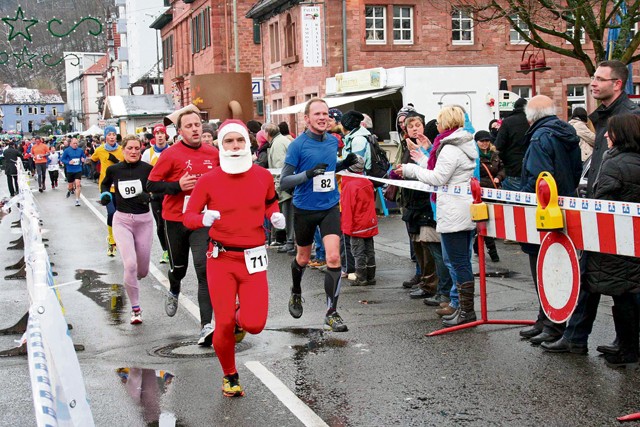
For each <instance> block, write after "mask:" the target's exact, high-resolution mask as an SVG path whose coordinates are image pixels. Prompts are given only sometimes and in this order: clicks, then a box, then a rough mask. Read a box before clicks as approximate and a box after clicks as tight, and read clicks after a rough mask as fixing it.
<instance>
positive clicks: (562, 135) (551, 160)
mask: <svg viewBox="0 0 640 427" xmlns="http://www.w3.org/2000/svg"><path fill="white" fill-rule="evenodd" d="M555 110H556V108H555V105H554V104H553V100H552V99H551V98H549V97H548V96H544V95H538V96H534V97H533V98H531V100H530V101H529V104H528V105H527V108H526V115H527V119H528V121H529V122H530V123H531V127H530V128H529V130H528V131H527V133H526V135H525V137H524V143H525V144H526V145H527V146H528V147H529V148H528V149H527V152H526V154H525V156H524V161H523V164H522V177H521V182H522V187H521V188H520V191H525V192H527V193H533V192H535V191H536V189H535V186H536V180H537V179H538V175H539V174H540V172H545V171H546V172H549V173H550V174H551V175H552V176H553V178H554V179H555V181H556V185H557V186H558V194H559V195H560V196H571V195H573V194H575V191H576V188H577V187H578V182H579V181H580V175H581V173H582V161H581V159H580V138H579V137H578V135H576V130H575V129H574V127H573V126H571V125H570V124H568V123H566V122H563V121H562V120H560V119H559V118H558V116H556V114H555ZM522 250H523V251H524V252H526V253H527V254H529V265H530V267H531V276H532V277H533V283H534V285H535V286H536V290H537V289H538V286H537V265H538V252H539V250H540V246H539V245H532V244H523V245H522ZM564 326H565V324H564V323H561V324H558V323H554V322H552V321H551V320H549V318H548V317H547V316H546V314H545V313H544V311H543V310H542V307H539V310H538V318H537V320H536V323H535V324H534V325H533V326H531V327H529V328H526V329H523V330H521V331H520V336H522V337H523V338H528V339H529V342H531V343H532V344H534V345H540V344H542V343H544V342H553V341H556V340H558V339H559V338H560V337H562V333H563V332H564Z"/></svg>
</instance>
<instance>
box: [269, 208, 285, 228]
mask: <svg viewBox="0 0 640 427" xmlns="http://www.w3.org/2000/svg"><path fill="white" fill-rule="evenodd" d="M271 224H273V226H274V227H275V228H277V229H278V230H283V229H284V228H285V227H286V226H287V221H285V219H284V215H282V214H281V213H280V212H275V213H274V214H273V215H271Z"/></svg>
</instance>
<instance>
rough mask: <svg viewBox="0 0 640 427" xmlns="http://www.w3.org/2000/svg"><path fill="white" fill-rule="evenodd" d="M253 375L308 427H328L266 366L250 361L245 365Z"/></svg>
mask: <svg viewBox="0 0 640 427" xmlns="http://www.w3.org/2000/svg"><path fill="white" fill-rule="evenodd" d="M244 366H246V367H247V368H249V370H250V371H251V372H253V375H255V376H256V377H258V379H259V380H260V381H262V383H263V384H264V385H265V386H267V388H268V389H269V390H271V392H272V393H273V394H274V395H275V396H276V397H277V398H278V400H279V401H280V402H282V404H283V405H284V406H286V407H287V409H289V411H291V413H292V414H293V415H295V416H296V418H298V419H299V420H300V421H301V422H302V424H304V425H305V426H307V427H328V424H327V423H325V422H324V421H323V420H322V418H320V417H319V416H318V415H317V414H316V413H315V412H313V411H312V410H311V408H309V407H308V406H307V405H306V403H304V402H303V401H302V400H300V398H298V396H296V395H295V394H294V393H293V392H292V391H291V390H289V389H288V388H287V386H286V385H284V383H283V382H282V381H280V380H279V379H278V377H276V376H275V375H273V374H272V373H271V372H270V371H269V370H268V369H267V368H265V367H264V365H263V364H262V363H260V362H257V361H250V362H247V363H245V364H244Z"/></svg>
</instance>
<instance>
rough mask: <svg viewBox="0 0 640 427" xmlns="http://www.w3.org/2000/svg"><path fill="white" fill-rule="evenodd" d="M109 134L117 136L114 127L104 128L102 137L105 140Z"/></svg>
mask: <svg viewBox="0 0 640 427" xmlns="http://www.w3.org/2000/svg"><path fill="white" fill-rule="evenodd" d="M111 132H113V133H115V134H116V135H117V134H118V131H117V130H116V128H115V126H107V127H106V128H104V137H105V138H106V137H107V135H109V134H110V133H111Z"/></svg>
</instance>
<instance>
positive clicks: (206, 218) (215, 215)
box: [202, 210, 220, 227]
mask: <svg viewBox="0 0 640 427" xmlns="http://www.w3.org/2000/svg"><path fill="white" fill-rule="evenodd" d="M216 219H220V212H218V211H209V210H206V211H204V215H203V216H202V225H204V226H205V227H211V226H212V225H213V221H215V220H216Z"/></svg>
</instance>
